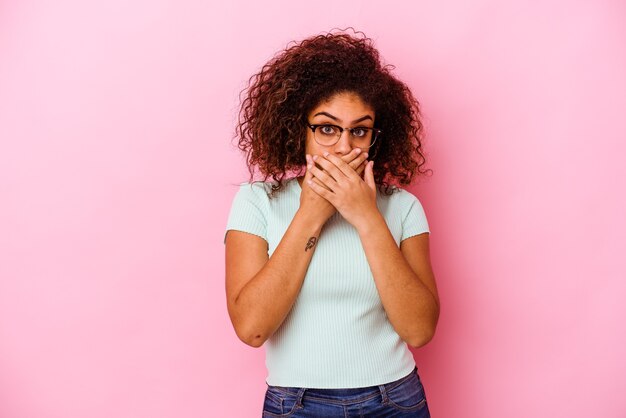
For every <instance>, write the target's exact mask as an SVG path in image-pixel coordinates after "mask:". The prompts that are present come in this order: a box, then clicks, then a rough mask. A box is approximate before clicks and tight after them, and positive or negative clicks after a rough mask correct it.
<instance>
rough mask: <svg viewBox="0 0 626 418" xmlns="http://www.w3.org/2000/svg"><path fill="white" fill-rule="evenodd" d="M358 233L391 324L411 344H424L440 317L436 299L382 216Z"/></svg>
mask: <svg viewBox="0 0 626 418" xmlns="http://www.w3.org/2000/svg"><path fill="white" fill-rule="evenodd" d="M357 231H358V233H359V237H360V238H361V243H362V245H363V249H364V250H365V255H366V257H367V261H368V263H369V266H370V269H371V271H372V275H373V276H374V281H375V283H376V288H377V289H378V293H379V295H380V298H381V302H382V304H383V307H384V308H385V312H386V313H387V317H388V318H389V321H390V322H391V324H392V325H393V327H394V329H395V330H396V332H397V333H398V335H400V337H401V338H402V339H403V340H404V341H406V342H407V343H408V344H409V345H411V346H413V347H418V346H421V345H423V344H424V343H425V342H427V341H429V340H430V339H431V338H432V335H433V334H434V331H435V327H436V324H437V320H438V318H439V306H438V304H437V301H436V299H435V297H434V296H433V294H432V292H431V291H430V290H429V289H428V287H426V286H425V285H424V283H423V282H422V281H421V280H420V278H419V277H418V276H417V274H416V273H415V272H414V271H413V269H411V266H410V265H409V264H408V262H407V261H406V259H405V258H404V255H403V254H402V252H401V251H400V248H398V245H397V244H396V242H395V240H394V238H393V236H392V235H391V232H390V231H389V228H388V227H387V223H386V222H385V219H384V218H383V216H382V215H381V214H380V213H377V214H376V215H375V216H373V217H372V218H370V219H369V220H368V222H367V223H364V224H363V226H359V227H358V228H357Z"/></svg>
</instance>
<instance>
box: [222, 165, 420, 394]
mask: <svg viewBox="0 0 626 418" xmlns="http://www.w3.org/2000/svg"><path fill="white" fill-rule="evenodd" d="M271 184H272V183H270V182H266V183H264V182H253V183H251V184H250V183H242V184H241V185H240V188H239V190H238V192H237V193H236V195H235V198H234V200H233V204H232V207H231V210H230V214H229V216H228V221H227V225H226V231H228V230H230V229H235V230H238V231H244V232H248V233H251V234H255V235H258V236H259V237H261V238H263V239H264V240H266V241H267V243H268V255H269V256H270V257H271V256H272V254H273V253H274V250H275V249H276V247H277V246H278V244H279V243H280V240H281V239H282V237H283V235H284V233H285V232H286V230H287V228H288V227H289V224H290V223H291V221H292V219H293V217H294V215H295V213H296V211H297V210H298V208H299V207H300V193H301V191H302V189H301V187H300V184H299V183H298V181H297V179H296V178H295V177H294V178H291V179H289V180H285V189H284V190H281V191H279V192H277V193H276V194H275V196H274V197H273V198H271V199H270V198H269V196H268V192H269V191H270V188H271ZM376 199H377V206H378V209H379V211H380V212H381V214H382V215H383V217H384V218H385V221H386V222H387V226H388V227H389V230H390V231H391V234H392V235H393V237H394V239H395V241H396V243H397V244H398V246H399V245H400V242H401V241H402V240H404V239H406V238H409V237H412V236H414V235H417V234H422V233H425V232H428V233H429V232H430V230H429V227H428V221H427V220H426V215H425V213H424V209H423V207H422V204H421V203H420V201H419V200H418V199H417V197H415V196H414V195H413V194H412V193H410V192H408V191H406V190H404V189H402V188H395V192H394V193H393V194H392V195H390V196H386V195H384V194H383V193H380V192H377V198H376ZM225 239H226V238H225V237H224V240H225ZM316 245H317V247H316V249H315V252H314V253H313V257H312V258H311V263H310V264H309V268H308V270H307V273H306V276H305V278H304V282H303V284H302V288H301V290H300V294H299V295H298V297H297V298H296V300H295V302H294V305H293V307H292V309H291V311H290V312H289V314H288V315H287V317H286V318H285V320H284V321H283V323H282V324H281V326H280V327H279V328H278V330H277V331H276V332H275V333H274V334H273V335H272V336H270V338H269V339H267V340H266V342H265V343H264V345H263V347H264V348H265V352H266V367H267V370H268V376H267V379H266V382H267V384H268V385H273V386H288V387H306V388H359V387H365V386H374V385H380V384H385V383H389V382H392V381H394V380H397V379H400V378H401V377H404V376H406V375H407V374H409V373H410V372H411V371H412V370H413V368H414V367H415V360H414V359H413V355H412V353H411V351H410V350H409V348H408V346H407V344H406V343H405V342H404V341H403V340H402V339H401V338H400V336H399V335H398V334H397V333H396V331H395V330H394V328H393V326H392V325H391V323H390V322H389V319H388V318H387V314H386V312H385V310H384V308H383V305H382V302H381V300H380V296H379V294H378V291H377V288H376V284H375V282H374V277H373V275H372V272H371V269H370V267H369V264H368V262H367V258H366V256H365V251H364V250H363V246H362V244H361V240H360V238H359V235H358V233H357V231H356V228H354V227H353V226H352V225H351V224H350V223H349V222H347V221H346V220H345V219H344V218H343V217H342V216H341V214H340V213H339V212H336V213H335V214H334V215H333V216H332V217H331V218H330V219H329V220H328V221H327V222H326V224H325V225H324V227H323V228H322V232H321V234H320V237H319V240H318V242H317V244H316Z"/></svg>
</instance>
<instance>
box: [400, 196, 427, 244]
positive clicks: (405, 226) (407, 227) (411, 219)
mask: <svg viewBox="0 0 626 418" xmlns="http://www.w3.org/2000/svg"><path fill="white" fill-rule="evenodd" d="M406 194H407V196H408V197H409V199H408V205H409V210H408V212H407V214H406V216H405V217H404V219H403V221H402V237H401V238H400V241H403V240H405V239H407V238H410V237H412V236H414V235H419V234H422V233H424V232H428V233H430V228H429V227H428V220H427V219H426V213H425V212H424V207H423V206H422V204H421V202H420V201H419V199H418V198H417V197H415V195H413V194H412V193H410V192H406Z"/></svg>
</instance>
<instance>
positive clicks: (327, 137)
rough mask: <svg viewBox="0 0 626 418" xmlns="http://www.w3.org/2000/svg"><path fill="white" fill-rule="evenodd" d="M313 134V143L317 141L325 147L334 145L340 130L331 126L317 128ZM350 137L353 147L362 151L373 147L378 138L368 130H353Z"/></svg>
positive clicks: (339, 135)
mask: <svg viewBox="0 0 626 418" xmlns="http://www.w3.org/2000/svg"><path fill="white" fill-rule="evenodd" d="M313 132H314V133H313V135H314V137H315V141H317V143H318V144H320V145H325V146H330V145H334V144H336V143H337V141H339V138H340V137H341V134H342V132H341V129H339V128H337V127H336V126H332V125H320V126H317V127H316V128H315V131H313ZM348 132H350V131H348ZM350 136H351V138H352V142H353V143H354V146H356V147H359V148H363V149H367V148H370V147H371V146H372V145H374V142H376V138H377V137H378V135H377V134H376V132H375V131H374V130H373V129H368V128H354V129H353V130H352V132H350Z"/></svg>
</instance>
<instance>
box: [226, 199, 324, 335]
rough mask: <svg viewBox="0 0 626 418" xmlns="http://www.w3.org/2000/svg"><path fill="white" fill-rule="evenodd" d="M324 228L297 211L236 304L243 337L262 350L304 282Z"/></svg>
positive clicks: (240, 294) (285, 315) (284, 316)
mask: <svg viewBox="0 0 626 418" xmlns="http://www.w3.org/2000/svg"><path fill="white" fill-rule="evenodd" d="M321 229H322V225H319V224H318V223H317V222H316V221H315V220H314V219H312V218H311V217H309V216H308V215H307V214H305V213H303V212H301V211H298V212H296V215H295V216H294V218H293V219H292V221H291V223H290V225H289V227H288V228H287V231H286V232H285V234H284V235H283V238H282V239H281V241H280V243H279V244H278V246H277V247H276V249H275V251H274V252H273V254H272V256H271V257H270V258H269V259H268V261H267V262H266V263H265V265H264V266H263V268H261V270H260V271H259V272H258V273H257V274H256V275H255V276H254V277H253V278H252V279H251V280H250V281H249V282H248V283H247V284H246V286H244V288H243V289H242V290H241V292H240V293H239V295H238V297H237V299H236V300H235V306H236V310H237V312H239V313H240V315H241V316H242V323H243V331H242V335H244V336H248V337H246V338H245V341H246V342H247V343H248V344H249V345H251V346H254V347H259V346H261V345H262V344H263V343H264V342H265V340H267V339H268V338H269V337H270V336H271V335H272V334H273V333H274V332H275V331H276V330H277V329H278V328H279V327H280V325H281V324H282V322H283V321H284V320H285V318H286V317H287V314H288V313H289V311H290V310H291V308H292V306H293V304H294V302H295V300H296V298H297V296H298V294H299V293H300V289H301V287H302V283H303V282H304V277H305V275H306V272H307V269H308V267H309V264H310V262H311V258H312V257H313V253H314V252H315V248H316V247H317V240H318V239H319V236H320V232H321Z"/></svg>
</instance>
